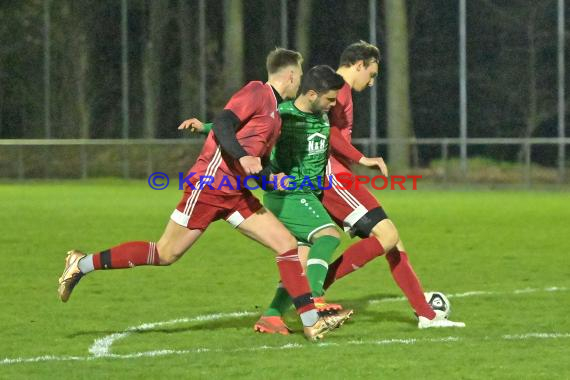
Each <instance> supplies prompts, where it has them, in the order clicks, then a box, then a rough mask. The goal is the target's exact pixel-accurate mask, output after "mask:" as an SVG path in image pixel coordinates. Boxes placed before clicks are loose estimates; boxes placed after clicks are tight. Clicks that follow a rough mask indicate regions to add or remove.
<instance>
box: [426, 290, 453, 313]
mask: <svg viewBox="0 0 570 380" xmlns="http://www.w3.org/2000/svg"><path fill="white" fill-rule="evenodd" d="M424 295H425V297H426V301H427V303H428V304H429V305H430V306H431V308H432V309H433V311H435V313H436V314H437V315H438V316H442V317H443V318H448V317H449V314H450V313H451V303H450V302H449V300H448V299H447V297H446V296H445V294H443V293H441V292H429V293H424Z"/></svg>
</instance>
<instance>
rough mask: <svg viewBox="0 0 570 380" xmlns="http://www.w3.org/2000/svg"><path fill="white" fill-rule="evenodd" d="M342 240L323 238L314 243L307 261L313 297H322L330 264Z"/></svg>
mask: <svg viewBox="0 0 570 380" xmlns="http://www.w3.org/2000/svg"><path fill="white" fill-rule="evenodd" d="M339 244H340V240H339V239H338V238H337V237H335V236H328V235H325V236H321V237H318V238H317V239H315V240H314V241H313V245H312V246H311V250H310V251H309V257H308V260H307V278H308V279H309V284H310V286H311V291H312V294H313V297H322V296H323V294H324V289H323V285H324V282H325V278H326V277H327V270H328V267H329V262H330V260H331V258H332V255H333V253H334V251H335V249H336V248H337V247H338V245H339Z"/></svg>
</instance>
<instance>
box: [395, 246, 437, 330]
mask: <svg viewBox="0 0 570 380" xmlns="http://www.w3.org/2000/svg"><path fill="white" fill-rule="evenodd" d="M386 260H387V261H388V263H389V264H390V271H391V272H392V277H394V281H396V283H397V284H398V286H399V287H400V289H402V291H403V292H404V294H405V295H406V298H407V299H408V302H409V303H410V305H412V307H413V308H414V310H415V311H416V314H417V315H418V316H422V317H426V318H428V319H433V318H434V317H435V312H434V311H433V309H432V308H431V307H430V306H429V304H428V303H427V301H426V299H425V296H424V291H423V289H422V285H421V284H420V280H419V279H418V277H417V276H416V273H415V272H414V269H413V268H412V266H411V265H410V261H409V260H408V255H406V252H400V251H398V249H396V248H394V249H392V250H391V251H390V252H388V254H387V255H386Z"/></svg>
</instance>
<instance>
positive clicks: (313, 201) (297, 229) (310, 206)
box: [263, 191, 336, 245]
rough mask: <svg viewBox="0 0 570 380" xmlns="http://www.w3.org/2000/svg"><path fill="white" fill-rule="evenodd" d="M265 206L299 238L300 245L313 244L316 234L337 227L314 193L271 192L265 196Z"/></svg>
mask: <svg viewBox="0 0 570 380" xmlns="http://www.w3.org/2000/svg"><path fill="white" fill-rule="evenodd" d="M263 204H264V206H265V207H266V208H267V209H268V210H270V211H271V212H272V213H273V214H275V216H277V218H278V219H279V220H280V221H281V223H283V224H284V225H285V227H287V229H288V230H289V231H290V232H291V233H292V234H293V236H295V238H297V241H298V242H299V243H300V245H307V244H311V239H312V238H313V235H314V234H315V233H316V232H318V231H320V230H322V229H324V228H327V227H335V226H336V224H334V222H333V221H332V219H331V217H330V216H329V214H328V213H327V210H325V208H324V206H323V204H322V203H321V201H320V200H319V199H318V198H317V196H316V195H315V194H313V193H300V192H298V193H296V192H289V191H271V192H267V193H265V195H264V196H263Z"/></svg>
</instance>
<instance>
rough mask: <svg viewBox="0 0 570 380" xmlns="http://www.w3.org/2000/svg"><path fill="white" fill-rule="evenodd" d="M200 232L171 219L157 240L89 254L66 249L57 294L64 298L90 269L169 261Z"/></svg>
mask: <svg viewBox="0 0 570 380" xmlns="http://www.w3.org/2000/svg"><path fill="white" fill-rule="evenodd" d="M201 233H202V231H201V230H189V229H187V228H186V227H182V226H180V225H178V224H176V223H174V222H173V221H172V220H170V221H169V222H168V225H167V226H166V229H165V231H164V233H163V235H162V237H161V238H160V240H159V241H158V243H154V242H147V241H132V242H127V243H123V244H120V245H118V246H115V247H112V248H109V249H107V250H104V251H101V252H98V253H95V254H89V255H88V254H85V253H83V252H80V251H77V250H72V251H69V252H68V253H67V257H66V259H65V269H64V271H63V274H62V275H61V277H60V278H59V287H58V295H59V298H60V299H61V300H62V301H63V302H67V300H68V299H69V297H70V296H71V292H72V291H73V289H74V288H75V286H76V285H77V284H78V283H79V280H81V278H83V276H85V275H86V274H88V273H90V272H92V271H96V270H103V269H124V268H134V267H136V266H140V265H157V266H158V265H170V264H172V263H174V262H175V261H176V260H178V259H179V258H180V257H182V255H183V254H184V252H186V251H187V250H188V249H189V248H190V247H191V246H192V244H193V243H194V242H195V241H196V240H197V239H198V237H199V236H200V235H201ZM159 252H160V253H159Z"/></svg>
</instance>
